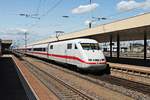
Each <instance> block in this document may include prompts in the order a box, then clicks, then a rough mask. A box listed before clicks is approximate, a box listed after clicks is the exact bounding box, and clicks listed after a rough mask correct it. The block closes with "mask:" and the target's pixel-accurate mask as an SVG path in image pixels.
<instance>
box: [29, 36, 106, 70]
mask: <svg viewBox="0 0 150 100" xmlns="http://www.w3.org/2000/svg"><path fill="white" fill-rule="evenodd" d="M27 53H28V54H29V55H34V56H38V57H42V58H46V59H50V60H54V61H57V62H61V63H67V64H71V65H75V66H77V67H78V68H82V69H85V70H104V69H106V67H107V64H106V59H105V56H104V54H103V52H102V51H101V50H100V49H99V45H98V42H97V41H95V40H93V39H74V40H66V41H59V42H52V43H47V44H38V45H33V46H30V47H28V49H27Z"/></svg>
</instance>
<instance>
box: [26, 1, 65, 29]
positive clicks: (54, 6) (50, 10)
mask: <svg viewBox="0 0 150 100" xmlns="http://www.w3.org/2000/svg"><path fill="white" fill-rule="evenodd" d="M62 1H63V0H58V1H57V2H56V3H55V4H54V5H53V6H52V7H51V8H49V9H48V10H47V11H46V13H44V14H42V15H41V16H39V18H40V20H41V19H42V18H44V17H45V16H47V15H48V14H49V13H50V12H52V11H53V10H54V9H55V8H57V7H58V6H59V4H60V3H61V2H62ZM40 20H38V21H36V22H35V23H34V24H32V25H31V26H29V28H30V29H31V28H32V27H34V26H36V25H37V23H38V22H40Z"/></svg>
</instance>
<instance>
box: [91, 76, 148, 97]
mask: <svg viewBox="0 0 150 100" xmlns="http://www.w3.org/2000/svg"><path fill="white" fill-rule="evenodd" d="M89 76H90V77H92V78H95V79H98V80H101V81H105V82H108V83H111V84H114V85H117V86H122V87H125V88H127V89H131V90H134V91H138V92H141V93H143V94H147V95H149V96H150V86H149V85H146V84H142V83H138V82H133V81H130V80H126V79H121V78H117V77H114V76H111V75H103V76H101V77H99V76H96V75H89Z"/></svg>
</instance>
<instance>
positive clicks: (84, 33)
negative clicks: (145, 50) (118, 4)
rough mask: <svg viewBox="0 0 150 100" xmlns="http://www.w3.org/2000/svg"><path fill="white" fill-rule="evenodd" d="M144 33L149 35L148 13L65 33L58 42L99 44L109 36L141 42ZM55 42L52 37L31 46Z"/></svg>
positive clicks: (114, 38)
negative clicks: (81, 40) (80, 40)
mask: <svg viewBox="0 0 150 100" xmlns="http://www.w3.org/2000/svg"><path fill="white" fill-rule="evenodd" d="M144 32H146V33H150V13H145V14H142V15H138V16H134V17H130V18H127V19H122V20H118V21H114V22H111V23H107V24H103V25H99V26H96V27H94V28H90V29H84V30H81V31H77V32H72V33H66V34H63V35H61V36H59V40H67V39H74V38H94V39H96V40H98V41H99V42H107V41H109V36H110V34H112V37H113V41H115V40H116V34H119V35H120V41H129V40H143V37H144V35H143V34H144ZM147 39H150V34H147ZM57 40H58V39H57V38H55V37H53V38H48V39H44V40H42V41H38V42H35V43H33V44H39V43H40V44H41V43H47V42H52V41H57Z"/></svg>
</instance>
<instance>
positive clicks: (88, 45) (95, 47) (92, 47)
mask: <svg viewBox="0 0 150 100" xmlns="http://www.w3.org/2000/svg"><path fill="white" fill-rule="evenodd" d="M80 44H81V46H82V48H83V50H100V47H99V45H98V43H80Z"/></svg>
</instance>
